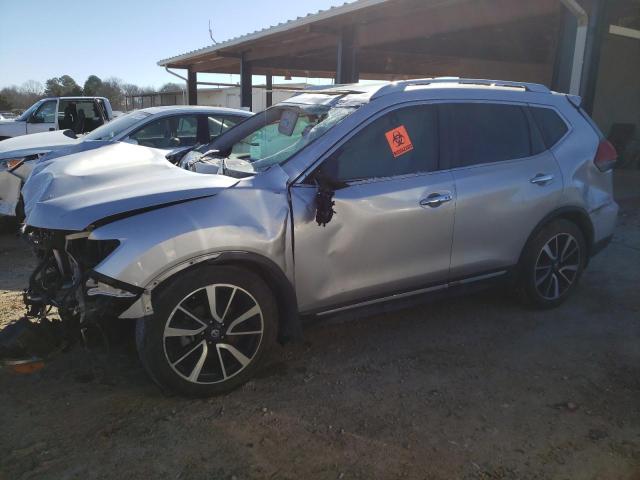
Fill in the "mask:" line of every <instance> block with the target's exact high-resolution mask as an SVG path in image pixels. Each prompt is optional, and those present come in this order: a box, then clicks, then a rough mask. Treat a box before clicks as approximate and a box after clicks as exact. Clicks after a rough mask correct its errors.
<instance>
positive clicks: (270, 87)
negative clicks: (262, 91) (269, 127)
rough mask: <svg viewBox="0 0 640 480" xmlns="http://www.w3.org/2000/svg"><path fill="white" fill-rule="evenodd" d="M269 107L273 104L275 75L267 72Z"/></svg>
mask: <svg viewBox="0 0 640 480" xmlns="http://www.w3.org/2000/svg"><path fill="white" fill-rule="evenodd" d="M266 87H267V108H269V107H270V106H271V105H273V75H271V72H269V73H267V85H266Z"/></svg>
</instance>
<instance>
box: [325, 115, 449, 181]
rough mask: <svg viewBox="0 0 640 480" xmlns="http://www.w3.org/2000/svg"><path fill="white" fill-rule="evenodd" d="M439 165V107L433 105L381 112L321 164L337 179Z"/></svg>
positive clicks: (380, 175)
mask: <svg viewBox="0 0 640 480" xmlns="http://www.w3.org/2000/svg"><path fill="white" fill-rule="evenodd" d="M437 169H438V111H437V108H436V106H434V105H419V106H412V107H405V108H400V109H397V110H394V111H392V112H389V113H386V114H384V115H383V116H382V117H380V118H378V119H377V120H374V121H373V122H372V123H370V124H369V125H367V126H366V127H364V128H363V129H362V130H360V131H359V132H358V133H357V134H356V135H355V136H354V137H352V138H351V139H349V140H347V141H346V142H345V143H344V144H343V145H342V146H341V147H340V148H339V149H338V150H337V151H336V152H335V153H334V154H333V155H332V156H331V157H330V158H329V159H328V160H327V161H326V162H324V164H323V166H322V170H323V172H324V173H325V174H328V175H330V176H331V177H332V178H335V179H336V180H339V181H343V182H346V181H350V180H364V179H372V178H383V177H394V176H398V175H407V174H412V173H421V172H431V171H434V170H437Z"/></svg>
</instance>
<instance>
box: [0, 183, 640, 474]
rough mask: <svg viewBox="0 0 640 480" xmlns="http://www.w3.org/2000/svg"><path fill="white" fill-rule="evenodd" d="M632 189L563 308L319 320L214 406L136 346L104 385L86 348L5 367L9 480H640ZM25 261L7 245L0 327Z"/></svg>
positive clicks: (636, 226)
mask: <svg viewBox="0 0 640 480" xmlns="http://www.w3.org/2000/svg"><path fill="white" fill-rule="evenodd" d="M638 180H640V178H636V179H635V181H634V182H633V184H632V185H631V187H630V189H629V188H627V190H626V191H627V192H630V193H627V194H625V195H621V198H620V203H621V206H622V213H621V217H620V224H619V228H618V230H617V233H616V236H615V239H614V241H613V243H612V244H611V246H610V247H609V248H608V249H607V250H605V251H604V252H603V253H602V254H601V255H599V256H598V257H596V258H595V259H594V260H593V261H592V263H591V265H590V266H589V269H588V271H587V272H586V274H585V276H584V278H583V281H582V284H581V286H580V288H579V291H578V292H577V294H576V295H575V296H574V297H573V298H572V299H571V300H570V301H568V302H567V303H566V304H565V305H563V306H562V307H561V308H559V309H557V310H553V311H548V312H535V311H528V310H525V309H523V308H522V307H520V306H519V305H518V304H517V303H516V302H514V301H513V300H511V299H510V298H508V297H505V296H504V295H502V294H501V293H500V292H491V291H490V292H484V293H481V294H477V295H474V296H470V297H464V298H458V299H455V300H454V301H440V302H436V303H431V304H428V305H425V306H421V307H418V308H413V309H409V310H403V311H401V312H396V313H393V314H385V315H379V316H376V317H369V318H362V319H358V320H355V321H349V322H337V321H333V322H329V323H320V324H316V325H313V326H311V327H309V328H307V329H306V332H305V342H304V343H303V344H297V345H287V346H285V347H284V348H281V349H279V350H278V351H276V352H274V355H273V359H272V361H271V363H270V365H269V366H268V367H267V368H265V370H264V371H263V372H262V373H261V375H260V376H259V378H256V379H255V380H253V381H251V382H250V383H249V384H247V385H246V386H244V387H243V388H241V389H240V390H237V391H236V392H234V393H231V394H229V395H226V396H223V397H218V398H212V399H209V400H185V399H182V398H177V397H167V396H164V395H163V394H162V393H161V392H160V391H159V390H158V389H157V388H156V387H155V386H154V385H153V384H152V383H151V382H150V381H149V380H148V378H147V377H146V376H145V374H144V372H143V370H142V368H141V367H140V365H139V363H138V361H137V359H136V357H135V354H134V353H131V352H128V351H123V352H116V353H113V354H112V355H110V356H109V357H108V359H107V360H106V361H107V362H108V365H109V372H110V373H109V374H108V375H106V376H105V375H99V376H98V378H96V379H92V378H91V376H90V375H88V373H89V372H90V368H89V365H90V364H91V361H92V357H91V356H90V355H88V354H87V353H85V352H83V351H82V350H80V349H77V350H76V351H73V352H71V353H68V354H64V355H61V356H58V357H56V358H55V359H54V360H53V361H52V362H50V363H49V364H47V366H46V368H45V369H44V370H42V371H41V372H40V373H37V374H34V375H31V376H16V375H13V374H10V373H8V372H7V371H2V370H0V479H2V480H13V479H16V480H19V479H56V480H62V479H83V480H84V479H117V480H120V479H147V478H162V479H203V480H204V479H207V480H209V479H237V480H240V479H249V478H266V479H299V478H306V479H330V480H335V479H353V478H360V479H374V478H375V479H378V478H380V479H387V478H389V479H395V478H398V479H405V478H406V479H547V478H549V479H603V480H612V479H625V480H638V479H640V294H639V290H638V286H639V285H640V269H639V268H638V267H640V191H639V189H638V187H637V185H640V181H638ZM31 262H32V260H31V258H30V255H29V253H28V251H27V249H26V248H25V246H24V245H23V244H22V243H21V242H20V241H19V240H18V239H16V238H15V237H13V236H10V235H4V236H1V237H0V324H2V323H6V322H8V321H10V320H12V319H14V318H17V317H18V316H20V315H21V313H22V309H21V303H20V298H19V291H20V289H21V288H22V287H23V286H24V285H25V284H26V279H27V276H28V273H29V270H30V268H31ZM93 360H94V361H105V360H104V359H100V358H98V359H95V358H94V359H93Z"/></svg>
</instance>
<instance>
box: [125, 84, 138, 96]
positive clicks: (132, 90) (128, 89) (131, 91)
mask: <svg viewBox="0 0 640 480" xmlns="http://www.w3.org/2000/svg"><path fill="white" fill-rule="evenodd" d="M122 91H123V92H124V93H125V95H128V96H131V95H140V92H141V90H140V87H139V86H138V85H134V84H133V83H123V84H122Z"/></svg>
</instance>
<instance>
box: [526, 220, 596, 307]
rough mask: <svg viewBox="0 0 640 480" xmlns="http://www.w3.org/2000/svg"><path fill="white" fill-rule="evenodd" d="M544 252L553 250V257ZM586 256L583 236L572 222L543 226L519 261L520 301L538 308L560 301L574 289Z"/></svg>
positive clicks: (554, 222) (560, 221)
mask: <svg viewBox="0 0 640 480" xmlns="http://www.w3.org/2000/svg"><path fill="white" fill-rule="evenodd" d="M556 240H557V242H558V243H556ZM572 240H573V241H574V242H575V243H572ZM567 242H568V243H567ZM554 245H558V246H557V247H554ZM565 246H566V247H567V249H566V250H565ZM573 247H575V248H577V252H576V253H572V252H573V250H574V249H573ZM556 250H559V252H560V255H558V254H557V251H556ZM547 252H551V254H554V253H555V256H556V259H555V260H554V259H553V258H552V257H553V255H549V254H548V253H547ZM563 253H564V254H565V255H564V256H563ZM587 255H588V252H587V244H586V241H585V238H584V235H583V234H582V231H581V230H580V228H578V226H577V225H576V224H575V223H573V222H571V221H569V220H564V219H558V220H554V221H552V222H551V223H549V224H547V225H545V226H544V227H543V228H542V229H540V230H539V231H538V232H537V233H536V234H535V235H534V236H533V237H532V238H531V239H530V241H529V242H528V243H527V246H526V247H525V250H524V252H523V255H522V257H521V260H520V265H519V272H518V293H519V296H520V298H521V300H522V301H523V302H524V303H525V304H526V305H528V306H530V307H533V308H538V309H548V308H554V307H557V306H558V305H560V304H561V303H563V302H564V301H565V300H566V299H567V298H568V297H569V296H571V294H572V293H573V292H574V291H575V289H576V286H577V285H578V283H579V281H580V278H581V277H582V273H583V272H584V268H585V265H586V260H587ZM574 268H575V271H574Z"/></svg>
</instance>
